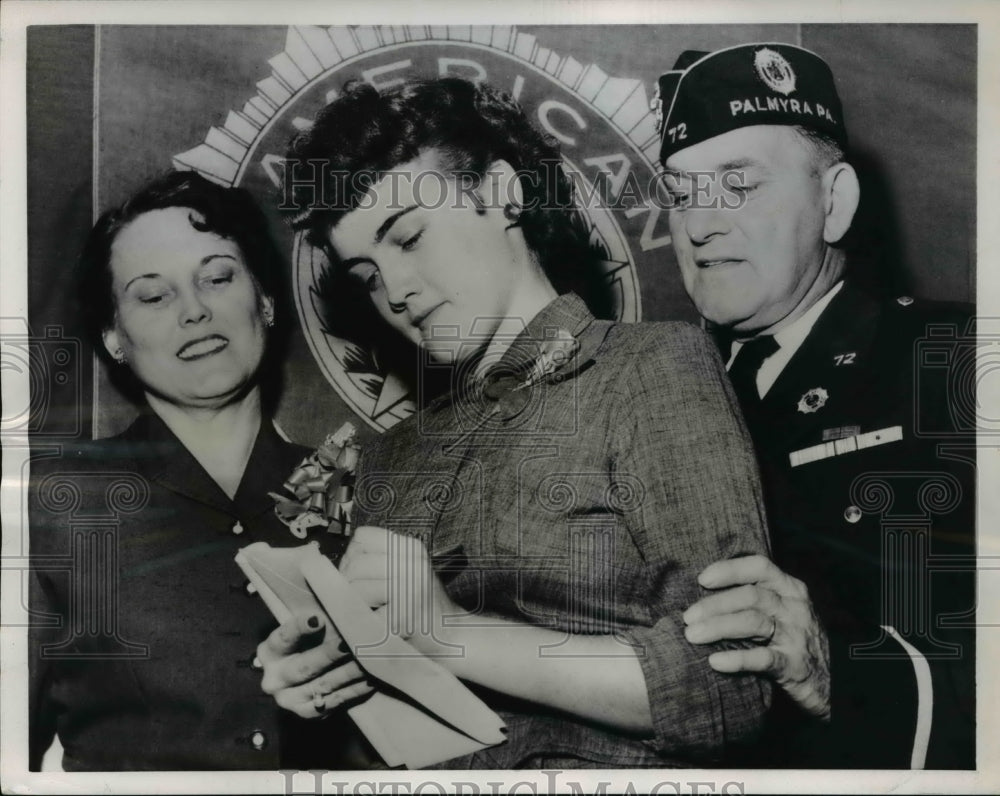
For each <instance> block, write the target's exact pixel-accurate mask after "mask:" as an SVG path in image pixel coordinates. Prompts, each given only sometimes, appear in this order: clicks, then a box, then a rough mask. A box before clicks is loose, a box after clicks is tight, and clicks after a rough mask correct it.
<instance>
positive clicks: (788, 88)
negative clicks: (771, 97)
mask: <svg viewBox="0 0 1000 796" xmlns="http://www.w3.org/2000/svg"><path fill="white" fill-rule="evenodd" d="M753 65H754V68H755V69H756V70H757V76H758V77H759V78H760V79H761V80H763V81H764V83H765V84H766V85H767V87H768V88H769V89H771V91H777V92H778V93H779V94H785V95H788V94H791V93H792V92H793V91H795V72H794V71H793V70H792V65H791V64H790V63H788V60H787V59H786V58H785V57H784V56H783V55H782V54H781V53H779V52H777V51H775V50H772V49H770V48H769V47H763V48H761V49H760V50H757V52H755V53H754V54H753Z"/></svg>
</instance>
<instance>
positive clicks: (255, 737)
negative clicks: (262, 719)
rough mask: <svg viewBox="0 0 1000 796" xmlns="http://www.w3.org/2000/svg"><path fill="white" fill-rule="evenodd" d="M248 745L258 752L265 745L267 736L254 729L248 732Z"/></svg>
mask: <svg viewBox="0 0 1000 796" xmlns="http://www.w3.org/2000/svg"><path fill="white" fill-rule="evenodd" d="M250 745H251V746H252V747H253V748H254V749H256V750H257V751H258V752H259V751H261V749H263V748H264V747H265V746H267V736H266V735H264V733H262V732H261V731H260V730H254V731H253V732H252V733H250Z"/></svg>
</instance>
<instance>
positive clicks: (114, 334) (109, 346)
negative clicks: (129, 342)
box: [101, 326, 122, 359]
mask: <svg viewBox="0 0 1000 796" xmlns="http://www.w3.org/2000/svg"><path fill="white" fill-rule="evenodd" d="M101 338H102V339H103V340H104V348H105V349H106V350H107V352H108V353H109V354H110V355H111V358H112V359H118V355H119V354H120V353H121V350H122V345H121V340H120V339H119V337H118V330H117V329H115V328H114V327H113V326H112V327H111V328H110V329H105V330H104V331H103V332H102V333H101Z"/></svg>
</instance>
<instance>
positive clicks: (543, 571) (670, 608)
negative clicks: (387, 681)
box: [355, 294, 769, 768]
mask: <svg viewBox="0 0 1000 796" xmlns="http://www.w3.org/2000/svg"><path fill="white" fill-rule="evenodd" d="M558 329H562V330H565V331H566V332H568V333H570V334H572V335H573V336H574V337H575V338H576V340H577V341H578V342H579V344H580V348H579V351H578V352H577V354H576V356H575V357H574V358H573V359H571V360H570V361H569V362H568V363H567V364H565V365H564V366H563V367H561V368H559V369H558V370H556V371H555V373H554V374H553V375H552V376H550V377H549V378H545V379H541V380H538V381H535V382H529V386H526V387H525V386H522V387H521V388H519V389H511V387H512V386H516V385H517V384H522V385H523V384H524V383H525V382H524V373H525V372H527V371H529V370H530V367H531V364H532V363H533V362H535V361H537V358H538V356H539V354H540V351H541V348H540V344H541V343H543V342H544V341H546V340H551V339H553V333H554V332H555V331H556V330H558ZM457 378H458V379H459V381H458V382H457V387H456V389H455V390H454V391H452V392H451V393H450V394H449V395H448V396H445V397H443V398H440V399H438V400H436V401H434V402H432V403H431V404H430V405H429V406H428V407H427V408H426V409H425V410H424V411H423V412H421V413H420V414H419V415H417V416H415V417H413V418H411V419H410V420H408V421H406V422H404V423H401V424H400V425H399V426H397V427H395V428H393V429H392V430H391V431H389V432H388V433H387V434H385V435H383V436H382V437H381V438H379V439H378V440H376V441H375V442H374V443H372V444H371V445H370V446H369V447H367V448H366V449H365V451H364V454H363V456H362V459H361V462H360V465H359V471H358V487H357V492H356V493H355V511H356V512H358V514H357V515H356V521H357V523H358V524H376V525H383V526H386V527H388V528H390V529H393V530H396V531H400V532H409V533H415V534H418V535H420V536H421V537H422V538H423V540H424V541H425V544H426V545H427V547H428V550H429V551H430V553H431V555H432V559H436V560H438V561H441V560H443V559H444V558H445V557H447V558H449V559H451V560H452V561H453V562H454V561H455V560H456V557H457V559H460V560H461V563H460V564H459V565H458V566H457V568H448V569H441V570H440V575H441V577H442V578H443V581H444V583H445V588H446V589H447V590H448V592H449V594H450V595H451V597H452V598H453V599H455V601H456V602H458V603H459V604H460V605H462V606H463V607H465V608H467V609H468V610H470V611H476V612H480V613H481V614H483V615H485V616H496V617H503V618H504V619H508V620H512V621H518V622H528V623H534V624H538V625H542V626H545V627H549V628H555V629H558V630H563V631H565V632H567V633H600V634H614V635H616V636H617V638H618V640H619V642H620V644H621V650H622V654H623V655H631V654H633V652H632V650H633V649H634V650H636V652H637V654H638V655H639V660H640V663H641V667H642V671H643V674H644V675H645V678H646V686H647V688H648V691H649V697H650V703H651V709H652V715H653V721H654V726H655V737H653V738H652V739H649V740H646V741H640V740H635V739H632V738H628V737H624V736H622V735H619V734H616V733H614V732H612V731H608V730H605V729H602V728H600V727H597V726H595V725H592V724H589V723H586V722H583V721H578V720H575V719H573V718H572V717H568V716H565V715H556V714H555V713H554V712H550V711H547V710H545V709H544V708H542V707H540V706H537V705H530V704H524V703H518V702H517V701H516V700H514V699H511V698H507V697H503V696H501V695H499V694H496V693H484V698H485V699H486V701H487V702H488V703H489V704H490V705H491V706H492V707H494V709H496V710H498V711H499V712H500V713H501V715H502V716H503V718H504V719H505V721H506V723H507V733H508V740H507V742H506V743H505V744H502V745H500V746H497V747H493V748H491V749H487V750H484V751H483V752H480V753H477V754H476V755H473V756H471V757H467V758H461V759H459V760H455V761H450V762H449V763H445V764H443V766H444V767H446V768H465V767H477V768H479V767H485V768H518V767H546V766H555V767H562V768H565V767H633V766H684V765H692V764H695V763H696V762H700V761H712V760H718V759H719V758H720V757H721V756H722V755H723V753H724V752H725V751H726V750H727V749H730V748H731V747H732V746H733V745H736V744H738V743H740V742H742V741H745V740H746V739H747V738H749V737H753V736H754V734H755V733H756V732H757V730H758V729H759V727H760V725H761V722H762V717H763V715H764V712H765V710H766V708H767V706H768V704H769V688H768V686H767V684H766V683H765V682H764V681H762V680H761V679H759V678H757V677H755V676H750V675H738V676H722V675H719V674H717V673H715V672H714V671H713V670H712V669H711V668H710V667H709V666H708V664H707V662H706V658H707V657H708V655H709V653H710V652H711V651H712V650H711V649H706V648H704V647H696V646H694V645H691V644H689V643H688V642H687V641H686V640H685V638H684V635H683V628H684V625H683V622H682V620H681V614H682V612H683V611H684V609H685V608H686V607H687V606H688V605H690V604H691V603H692V602H694V601H695V600H696V599H698V598H699V597H700V596H702V595H701V593H700V591H699V587H698V585H697V582H696V577H697V574H698V573H699V572H700V571H701V569H702V568H704V567H705V566H706V565H707V564H709V563H710V562H712V561H714V560H716V559H718V558H726V557H729V556H735V555H742V554H750V553H761V552H764V551H766V550H767V542H766V527H765V521H764V515H763V506H762V502H761V498H760V491H759V490H760V486H759V483H758V477H757V473H756V468H755V465H754V461H753V452H752V449H751V446H750V441H749V439H748V437H747V436H746V432H745V429H744V427H743V425H742V423H741V421H740V420H739V418H738V415H737V412H736V410H735V408H734V407H735V403H734V400H735V399H734V397H733V395H732V392H731V389H730V388H729V386H728V383H727V380H726V378H725V370H724V368H723V367H722V363H721V361H720V360H719V358H718V356H717V352H716V351H715V350H714V347H713V346H712V345H711V341H710V340H709V339H708V338H707V337H706V336H705V335H704V334H703V333H702V332H701V331H699V330H698V329H696V328H694V327H691V326H689V325H687V324H682V323H657V324H653V323H646V324H617V323H610V322H606V321H597V320H595V319H594V318H593V316H592V315H591V314H590V313H589V312H588V311H587V309H586V307H585V305H584V304H583V302H582V301H581V300H580V299H579V298H577V297H576V296H574V295H572V294H568V295H564V296H561V297H559V298H558V299H556V300H555V301H554V302H552V303H551V304H550V305H549V306H548V307H547V308H545V309H544V310H543V311H542V312H541V313H540V314H539V315H538V316H537V317H536V318H534V319H533V320H532V321H531V322H530V323H529V324H528V326H527V328H526V330H525V331H524V332H523V333H522V334H521V335H519V336H518V337H517V338H516V340H515V341H514V342H513V344H512V345H511V346H510V348H509V349H508V350H507V351H506V352H505V354H504V355H503V357H502V358H501V359H500V361H499V362H498V363H497V364H496V365H495V366H494V367H493V368H492V369H491V370H490V371H489V372H488V374H487V376H486V378H485V379H483V380H482V381H475V380H472V379H465V380H463V379H462V376H461V374H459V376H458V377H457ZM505 385H506V386H505ZM549 654H558V650H554V651H550V652H549ZM523 676H524V677H531V668H530V665H529V666H526V667H525V668H524V670H523ZM581 698H582V699H585V698H586V695H585V694H582V695H581Z"/></svg>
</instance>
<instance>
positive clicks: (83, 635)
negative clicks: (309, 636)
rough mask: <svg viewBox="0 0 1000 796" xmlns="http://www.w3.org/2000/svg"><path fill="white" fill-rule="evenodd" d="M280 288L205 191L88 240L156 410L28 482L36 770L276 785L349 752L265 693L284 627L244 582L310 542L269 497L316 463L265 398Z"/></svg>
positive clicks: (126, 356) (266, 255) (244, 210)
mask: <svg viewBox="0 0 1000 796" xmlns="http://www.w3.org/2000/svg"><path fill="white" fill-rule="evenodd" d="M280 274H281V260H280V258H279V256H278V253H277V250H276V248H275V246H274V245H273V243H272V242H271V241H270V239H269V237H268V235H267V224H266V219H265V217H264V216H263V214H262V213H261V211H260V210H259V208H257V207H256V206H255V205H254V203H253V201H252V199H251V198H250V196H249V195H248V194H246V193H245V192H243V191H241V190H238V189H230V188H222V187H220V186H217V185H214V184H213V183H211V182H209V181H207V180H205V179H204V178H202V177H200V176H198V175H197V174H192V173H173V174H169V175H167V176H165V177H162V178H160V179H158V180H155V181H154V182H152V183H150V184H149V185H147V186H146V187H145V188H143V189H142V190H141V191H140V192H139V193H137V194H136V195H135V196H133V197H132V198H131V199H129V200H128V201H127V202H125V203H124V204H123V205H122V206H121V207H119V208H116V209H114V210H110V211H108V212H107V213H105V214H104V215H103V216H101V218H100V219H99V220H98V221H97V223H96V225H95V226H94V229H93V230H92V232H91V234H90V237H89V239H88V241H87V244H86V246H85V249H84V252H83V256H82V257H81V259H80V262H79V266H78V269H77V295H78V297H79V300H80V304H81V310H82V314H83V319H84V322H85V324H86V326H87V328H88V331H89V332H90V334H91V337H92V339H93V341H94V345H95V348H96V349H97V350H98V351H99V352H100V353H101V354H102V356H104V358H105V359H107V360H108V361H109V362H111V363H113V365H112V366H113V367H114V368H116V369H118V370H119V371H122V372H125V371H127V372H128V375H129V379H130V380H131V382H132V383H133V385H135V386H136V387H137V388H138V389H139V391H141V394H142V396H143V398H144V399H145V406H144V408H143V411H142V413H141V414H140V416H139V418H138V419H137V420H136V421H135V422H134V423H133V424H132V425H131V426H130V427H129V428H128V429H127V430H126V431H125V432H124V433H122V434H120V435H118V436H116V437H113V438H110V439H102V440H97V441H94V442H92V443H85V444H81V445H79V446H77V447H76V448H74V449H69V450H66V451H65V452H64V453H63V455H62V456H61V457H59V458H56V459H50V460H45V459H42V460H40V461H37V462H35V463H33V467H32V470H33V472H32V490H31V504H30V511H31V514H30V520H31V552H32V561H33V562H40V563H37V564H36V566H35V567H34V569H33V571H32V593H31V607H32V611H33V612H35V614H36V617H37V625H36V626H35V627H33V630H32V634H31V640H32V646H31V650H32V654H31V660H30V668H31V686H32V687H31V702H32V704H31V749H30V752H31V765H32V767H33V768H37V767H38V766H39V765H40V763H41V758H42V755H43V753H44V752H45V751H46V749H47V748H48V747H49V744H50V743H52V741H53V738H54V737H55V736H56V735H58V738H59V740H60V742H61V744H62V747H63V750H64V753H63V758H62V767H63V768H64V769H65V770H68V771H94V770H122V769H153V770H156V769H160V770H162V769H218V768H228V769H258V768H264V769H275V768H279V767H282V766H285V767H290V766H298V765H303V764H304V765H309V764H311V763H312V762H318V761H317V760H316V758H310V757H309V754H310V752H309V747H308V745H309V744H320V745H322V747H323V758H322V764H323V765H324V766H326V767H330V766H331V765H334V764H336V761H337V759H338V758H337V753H338V750H342V751H344V750H346V748H347V747H346V745H345V744H346V742H345V741H344V739H343V738H341V737H340V733H341V732H346V725H347V724H348V722H346V721H345V722H340V723H330V724H329V726H326V727H324V730H325V732H324V733H316V732H315V729H313V732H311V733H309V734H308V735H303V734H302V733H301V727H300V721H299V720H296V719H295V717H292V716H289V715H287V714H285V715H282V714H281V713H279V711H277V710H276V708H275V707H274V705H273V703H271V702H270V700H267V699H265V698H263V697H262V695H261V694H260V693H259V689H258V688H257V677H256V673H255V671H254V670H255V669H257V668H259V667H260V663H259V661H257V660H256V659H255V658H254V648H255V647H256V645H257V643H258V642H259V641H260V640H261V639H262V638H263V637H264V636H265V635H266V634H267V632H268V631H269V630H271V629H272V627H273V621H272V620H271V618H270V616H269V614H268V612H267V611H266V609H265V608H264V606H263V605H262V604H261V603H260V601H259V598H257V597H254V596H251V595H250V594H248V593H247V591H246V589H245V584H244V583H243V582H241V580H239V579H237V578H236V577H235V576H236V575H237V573H238V570H237V569H236V567H235V566H234V564H233V556H234V554H235V553H236V550H237V549H238V548H239V547H241V546H242V545H245V544H247V543H248V542H249V541H252V540H255V539H263V540H268V541H269V542H270V543H272V544H276V545H282V544H284V545H287V544H292V543H295V542H296V540H295V539H294V538H293V537H292V536H291V534H290V533H289V532H288V531H287V529H286V528H285V527H284V526H283V525H282V524H281V523H280V522H279V521H278V519H277V518H276V517H275V516H274V512H273V511H272V505H273V504H272V502H271V500H270V499H269V498H268V496H267V491H268V490H269V489H274V488H276V486H278V485H280V484H281V482H282V479H283V478H284V476H285V475H286V474H287V472H288V470H289V469H290V468H291V467H294V466H295V465H296V464H297V463H298V462H299V461H300V460H301V459H302V457H303V455H304V454H305V453H306V451H305V450H304V449H302V448H300V447H299V446H296V445H292V444H290V443H288V442H286V441H285V440H283V439H282V438H281V437H280V436H279V434H278V432H277V430H276V429H275V427H274V425H273V424H272V422H271V421H270V420H269V419H268V418H267V416H266V414H265V412H264V410H263V409H262V398H261V393H262V387H261V382H262V374H264V370H263V368H264V363H265V357H266V351H267V349H268V346H269V343H270V342H271V340H272V335H273V333H274V330H275V328H276V325H277V324H278V323H279V322H280V321H281V320H282V316H281V314H279V311H278V308H277V307H276V298H277V297H278V296H279V295H280V293H281V291H280V289H279V280H280ZM267 375H270V374H267ZM331 547H335V545H331ZM53 560H54V561H56V562H57V563H56V564H55V565H53V564H52V561H53ZM46 562H48V563H46ZM352 670H353V671H355V672H357V673H358V675H359V676H360V672H359V671H358V670H357V667H356V665H355V664H347V672H345V673H349V672H350V671H352ZM363 688H364V686H363V685H359V686H358V689H359V690H363ZM317 735H319V736H321V737H317ZM331 761H332V762H331Z"/></svg>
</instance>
